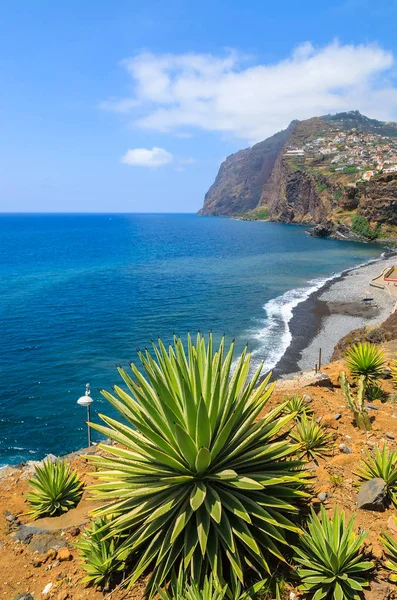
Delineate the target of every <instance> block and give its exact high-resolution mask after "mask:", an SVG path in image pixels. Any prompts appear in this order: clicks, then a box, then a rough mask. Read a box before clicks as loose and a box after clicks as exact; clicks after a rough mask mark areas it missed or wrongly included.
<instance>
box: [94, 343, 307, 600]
mask: <svg viewBox="0 0 397 600" xmlns="http://www.w3.org/2000/svg"><path fill="white" fill-rule="evenodd" d="M153 347H154V353H155V358H154V357H153V356H152V355H151V354H150V352H149V351H146V352H145V354H143V353H141V352H139V358H140V360H141V363H142V367H143V370H144V372H145V374H146V377H145V376H144V375H143V374H142V373H141V371H140V370H139V369H138V368H137V367H136V366H135V365H134V364H131V369H132V373H133V375H134V378H133V377H131V376H130V375H129V374H128V373H127V372H126V371H124V370H123V369H122V368H119V373H120V374H121V376H122V378H123V380H124V382H125V384H126V385H127V387H128V388H129V390H130V392H131V396H130V395H128V394H127V393H126V392H125V391H124V390H123V389H121V388H120V387H118V386H115V387H114V392H115V395H112V394H110V393H108V392H106V391H104V392H103V395H104V397H105V398H106V399H107V400H108V401H109V402H110V404H111V405H112V406H113V407H114V408H115V409H116V410H117V411H118V412H119V413H120V415H121V416H122V417H123V418H124V419H125V420H126V421H127V424H125V423H121V422H119V421H117V420H115V419H112V418H110V417H107V416H104V415H101V419H102V420H103V421H104V422H105V423H106V425H107V427H105V426H102V425H95V424H92V427H94V428H95V429H96V430H98V431H99V432H100V433H102V434H104V435H105V436H106V437H108V438H111V439H112V440H114V441H115V442H117V443H118V444H120V445H115V446H104V445H103V446H101V449H102V450H103V451H104V452H105V453H106V455H107V456H105V457H101V456H92V457H89V458H90V460H91V461H92V463H93V464H94V465H95V466H96V467H97V468H98V469H99V470H98V471H97V472H96V473H95V476H96V477H97V478H98V479H99V483H98V484H97V485H95V486H93V495H94V498H96V499H101V500H103V501H104V505H103V506H102V507H101V508H99V509H96V510H94V511H93V512H94V514H96V515H101V516H105V515H112V517H113V524H112V530H113V532H114V533H115V534H116V533H117V534H126V535H127V536H128V543H129V546H130V560H131V562H132V565H133V566H132V571H131V574H130V584H132V583H134V582H135V581H136V580H137V579H138V578H139V577H140V575H141V574H142V573H144V572H145V571H146V570H147V569H149V568H150V569H151V571H152V575H151V577H150V579H149V582H148V588H147V591H148V593H150V594H153V593H155V592H156V591H157V589H158V588H159V587H161V586H162V585H164V584H165V583H167V581H168V580H169V578H170V573H171V569H172V568H173V567H174V568H175V569H176V570H178V569H179V567H180V566H181V565H182V568H183V569H184V570H185V571H186V572H188V573H189V578H191V580H195V581H196V582H197V583H198V585H200V586H201V585H202V583H203V581H204V578H205V576H206V575H208V573H209V572H210V571H212V572H213V574H214V577H215V578H216V580H217V581H220V582H221V583H228V584H229V586H231V587H232V588H233V593H234V589H235V587H236V585H237V584H238V581H240V582H241V583H243V584H245V580H246V577H245V571H246V568H247V566H248V567H250V568H252V567H253V568H255V569H256V570H257V571H259V573H265V572H269V571H270V567H269V559H270V558H272V557H277V558H278V559H280V560H283V559H284V553H285V548H286V547H287V546H288V541H287V537H286V534H287V533H288V532H296V533H297V532H299V531H300V528H299V526H298V525H297V524H296V523H295V522H294V521H293V515H294V514H295V515H296V513H297V512H298V510H299V509H298V506H299V503H300V501H301V499H302V497H306V496H307V493H306V492H305V491H304V486H305V484H306V483H307V481H308V474H307V473H305V471H304V470H303V464H302V462H300V461H299V460H296V459H295V458H294V455H296V452H297V450H298V449H299V446H298V445H295V444H291V443H289V442H288V440H286V439H285V434H284V433H282V430H283V428H285V426H286V425H287V424H288V423H289V421H290V420H291V419H292V415H286V416H282V413H283V410H284V405H283V404H280V405H279V406H277V407H276V408H274V409H273V410H271V411H270V412H269V413H267V414H266V415H264V416H260V415H261V413H262V414H263V410H264V408H265V407H266V404H267V402H268V400H269V398H270V396H271V394H272V391H273V388H274V386H273V385H269V379H270V375H269V376H268V377H266V378H265V379H264V380H263V381H262V382H261V383H260V384H259V385H258V387H256V385H257V383H258V380H259V377H260V373H261V368H259V369H258V370H257V372H256V373H255V374H254V376H253V377H252V379H251V380H250V381H248V374H249V370H250V355H249V354H247V350H246V349H245V350H244V352H243V353H242V355H241V356H240V358H239V360H238V361H237V365H236V366H235V368H234V371H233V373H232V372H231V371H232V369H231V366H232V361H233V347H234V344H233V343H232V344H231V346H230V348H229V350H228V351H227V352H225V341H224V339H222V341H221V342H220V346H219V348H218V350H217V351H216V352H214V351H213V340H212V336H211V335H210V336H209V339H208V343H206V342H205V339H204V338H203V337H201V336H200V335H198V336H197V342H196V345H194V344H193V343H192V340H191V339H190V337H189V338H188V347H187V353H186V352H185V348H184V345H183V342H182V340H181V339H180V338H175V339H174V345H173V346H170V347H169V349H168V351H167V350H166V348H165V347H164V345H163V343H162V342H161V340H159V342H158V345H156V344H154V346H153ZM258 417H260V418H259V419H258ZM257 419H258V420H257Z"/></svg>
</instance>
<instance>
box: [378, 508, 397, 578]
mask: <svg viewBox="0 0 397 600" xmlns="http://www.w3.org/2000/svg"><path fill="white" fill-rule="evenodd" d="M394 521H395V523H396V524H397V519H396V517H394ZM380 539H381V542H382V544H383V545H384V547H385V548H386V551H387V555H388V556H387V560H386V561H385V567H386V569H388V570H389V571H391V574H390V576H389V579H390V581H394V582H395V583H396V582H397V541H396V540H395V539H394V538H392V537H391V535H389V534H388V533H386V532H383V533H382V535H381V536H380Z"/></svg>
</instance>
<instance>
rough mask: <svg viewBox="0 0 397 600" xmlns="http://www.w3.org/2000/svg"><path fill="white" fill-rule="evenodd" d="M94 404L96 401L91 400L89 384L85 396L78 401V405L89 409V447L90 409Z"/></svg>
mask: <svg viewBox="0 0 397 600" xmlns="http://www.w3.org/2000/svg"><path fill="white" fill-rule="evenodd" d="M93 402H94V401H93V399H92V398H91V390H90V384H89V383H87V384H86V386H85V396H81V398H79V399H78V400H77V404H80V406H86V407H87V426H88V446H91V428H90V408H91V404H92V403H93Z"/></svg>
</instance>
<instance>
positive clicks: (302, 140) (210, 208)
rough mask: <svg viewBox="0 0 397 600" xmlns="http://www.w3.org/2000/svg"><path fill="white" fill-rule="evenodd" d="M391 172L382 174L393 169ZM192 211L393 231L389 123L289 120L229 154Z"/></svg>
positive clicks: (393, 160)
mask: <svg viewBox="0 0 397 600" xmlns="http://www.w3.org/2000/svg"><path fill="white" fill-rule="evenodd" d="M394 164H395V165H396V171H395V172H387V171H390V170H392V169H393V168H394ZM199 214H203V215H225V216H235V217H238V216H243V217H244V218H256V216H260V217H261V218H263V215H264V214H266V215H267V216H268V218H269V219H270V220H274V221H281V222H287V223H306V224H319V223H324V222H328V223H329V222H332V223H335V224H337V225H338V226H342V227H345V229H346V227H350V226H351V222H352V217H353V216H354V215H355V214H358V215H361V216H362V217H364V218H365V219H367V220H368V223H370V224H371V223H372V224H373V226H374V227H376V226H378V225H381V226H383V227H384V229H385V231H386V233H387V232H389V231H391V230H392V229H393V228H394V227H396V226H397V124H396V123H384V122H381V121H376V120H375V119H368V118H367V117H364V116H363V115H361V114H360V113H358V112H357V111H354V112H350V113H340V114H338V115H332V116H330V115H327V116H325V117H320V118H318V117H315V118H312V119H308V120H306V121H294V122H292V123H291V124H290V126H289V127H288V128H287V129H286V130H284V131H281V132H279V133H277V134H275V135H274V136H272V137H270V138H268V139H267V140H265V141H264V142H260V143H259V144H256V145H255V146H253V147H252V148H247V149H245V150H241V151H240V152H237V153H236V154H233V155H231V156H229V157H228V158H227V159H226V160H225V161H224V162H223V163H222V165H221V167H220V169H219V173H218V175H217V177H216V180H215V182H214V184H213V185H212V186H211V188H210V189H209V190H208V192H207V194H206V196H205V200H204V206H203V208H202V209H201V211H200V213H199Z"/></svg>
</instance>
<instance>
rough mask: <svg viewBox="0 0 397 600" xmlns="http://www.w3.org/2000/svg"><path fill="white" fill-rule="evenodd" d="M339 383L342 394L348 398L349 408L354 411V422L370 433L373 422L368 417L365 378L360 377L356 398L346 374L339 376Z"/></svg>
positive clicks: (342, 372) (341, 373) (342, 373)
mask: <svg viewBox="0 0 397 600" xmlns="http://www.w3.org/2000/svg"><path fill="white" fill-rule="evenodd" d="M339 383H340V387H341V390H342V392H343V393H344V395H345V398H346V404H347V407H348V408H349V409H350V410H351V411H352V413H353V418H354V422H355V424H356V425H357V427H358V428H359V429H362V430H363V431H370V429H371V421H370V418H369V415H368V409H367V406H366V404H365V390H366V384H365V377H364V375H360V377H359V379H358V386H357V395H356V397H354V394H353V392H352V389H351V387H350V384H349V382H348V381H347V377H346V373H345V372H344V371H341V372H340V374H339Z"/></svg>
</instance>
